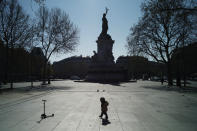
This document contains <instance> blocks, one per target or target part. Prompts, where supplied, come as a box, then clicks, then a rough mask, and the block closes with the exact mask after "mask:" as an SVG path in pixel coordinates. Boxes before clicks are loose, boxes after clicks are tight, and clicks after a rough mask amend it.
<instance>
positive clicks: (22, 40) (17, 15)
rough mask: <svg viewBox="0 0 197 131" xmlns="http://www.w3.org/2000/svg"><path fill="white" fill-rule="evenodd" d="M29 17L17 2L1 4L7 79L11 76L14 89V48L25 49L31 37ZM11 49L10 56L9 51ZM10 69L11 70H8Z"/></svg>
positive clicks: (0, 27) (0, 25)
mask: <svg viewBox="0 0 197 131" xmlns="http://www.w3.org/2000/svg"><path fill="white" fill-rule="evenodd" d="M28 21H29V16H28V15H26V14H25V13H24V11H23V10H22V7H21V6H20V5H19V4H18V2H17V0H2V1H1V4H0V37H1V39H2V41H3V43H4V44H5V45H6V64H5V70H6V74H5V79H6V81H7V79H8V72H9V76H11V88H13V82H12V80H13V72H12V66H13V65H12V56H13V48H15V47H25V46H27V43H28V42H29V40H30V39H29V38H30V36H31V33H30V28H29V23H28ZM9 48H10V49H11V51H10V55H9V51H8V49H9ZM8 67H9V68H8Z"/></svg>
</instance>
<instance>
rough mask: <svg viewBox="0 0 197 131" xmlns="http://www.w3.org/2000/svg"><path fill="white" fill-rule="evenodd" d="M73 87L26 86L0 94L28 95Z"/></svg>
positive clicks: (1, 90) (3, 90) (0, 90)
mask: <svg viewBox="0 0 197 131" xmlns="http://www.w3.org/2000/svg"><path fill="white" fill-rule="evenodd" d="M72 88H73V87H66V86H47V85H45V86H43V85H39V86H33V87H31V86H27V87H20V88H13V89H11V88H6V89H0V93H14V92H15V93H27V92H28V93H30V92H45V91H53V90H70V89H72Z"/></svg>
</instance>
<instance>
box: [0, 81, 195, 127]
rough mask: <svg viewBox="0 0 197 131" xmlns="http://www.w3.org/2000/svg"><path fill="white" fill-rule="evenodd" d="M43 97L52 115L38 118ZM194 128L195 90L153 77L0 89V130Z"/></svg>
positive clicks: (41, 108) (55, 83)
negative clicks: (104, 106)
mask: <svg viewBox="0 0 197 131" xmlns="http://www.w3.org/2000/svg"><path fill="white" fill-rule="evenodd" d="M22 85H24V84H21V87H22ZM100 97H105V98H106V100H107V101H108V102H109V111H108V115H109V121H110V122H111V123H110V124H108V125H102V122H101V119H99V117H98V116H99V115H100V101H99V98H100ZM43 99H46V100H47V102H46V115H51V114H54V117H48V118H46V119H43V120H42V121H40V120H41V119H40V115H41V114H42V113H43V102H42V100H43ZM38 121H40V122H38ZM196 130H197V93H192V92H180V91H176V90H174V89H169V88H167V86H165V85H164V86H162V87H161V84H160V83H159V82H150V81H138V82H137V83H136V82H129V83H122V84H117V83H115V84H99V83H87V82H73V81H70V80H67V81H54V82H52V84H51V85H50V86H46V87H41V86H36V87H34V88H31V89H30V87H26V88H25V86H24V88H17V89H14V90H8V91H1V92H0V131H196Z"/></svg>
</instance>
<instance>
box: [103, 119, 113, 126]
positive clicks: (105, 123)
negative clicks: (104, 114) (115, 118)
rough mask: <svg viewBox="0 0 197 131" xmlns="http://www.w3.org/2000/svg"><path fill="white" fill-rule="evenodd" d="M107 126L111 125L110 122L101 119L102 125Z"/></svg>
mask: <svg viewBox="0 0 197 131" xmlns="http://www.w3.org/2000/svg"><path fill="white" fill-rule="evenodd" d="M108 124H111V122H110V121H109V120H107V119H102V125H104V126H106V125H108Z"/></svg>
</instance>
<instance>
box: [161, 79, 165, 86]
mask: <svg viewBox="0 0 197 131" xmlns="http://www.w3.org/2000/svg"><path fill="white" fill-rule="evenodd" d="M163 82H164V79H163V77H162V78H161V84H162V85H163Z"/></svg>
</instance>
